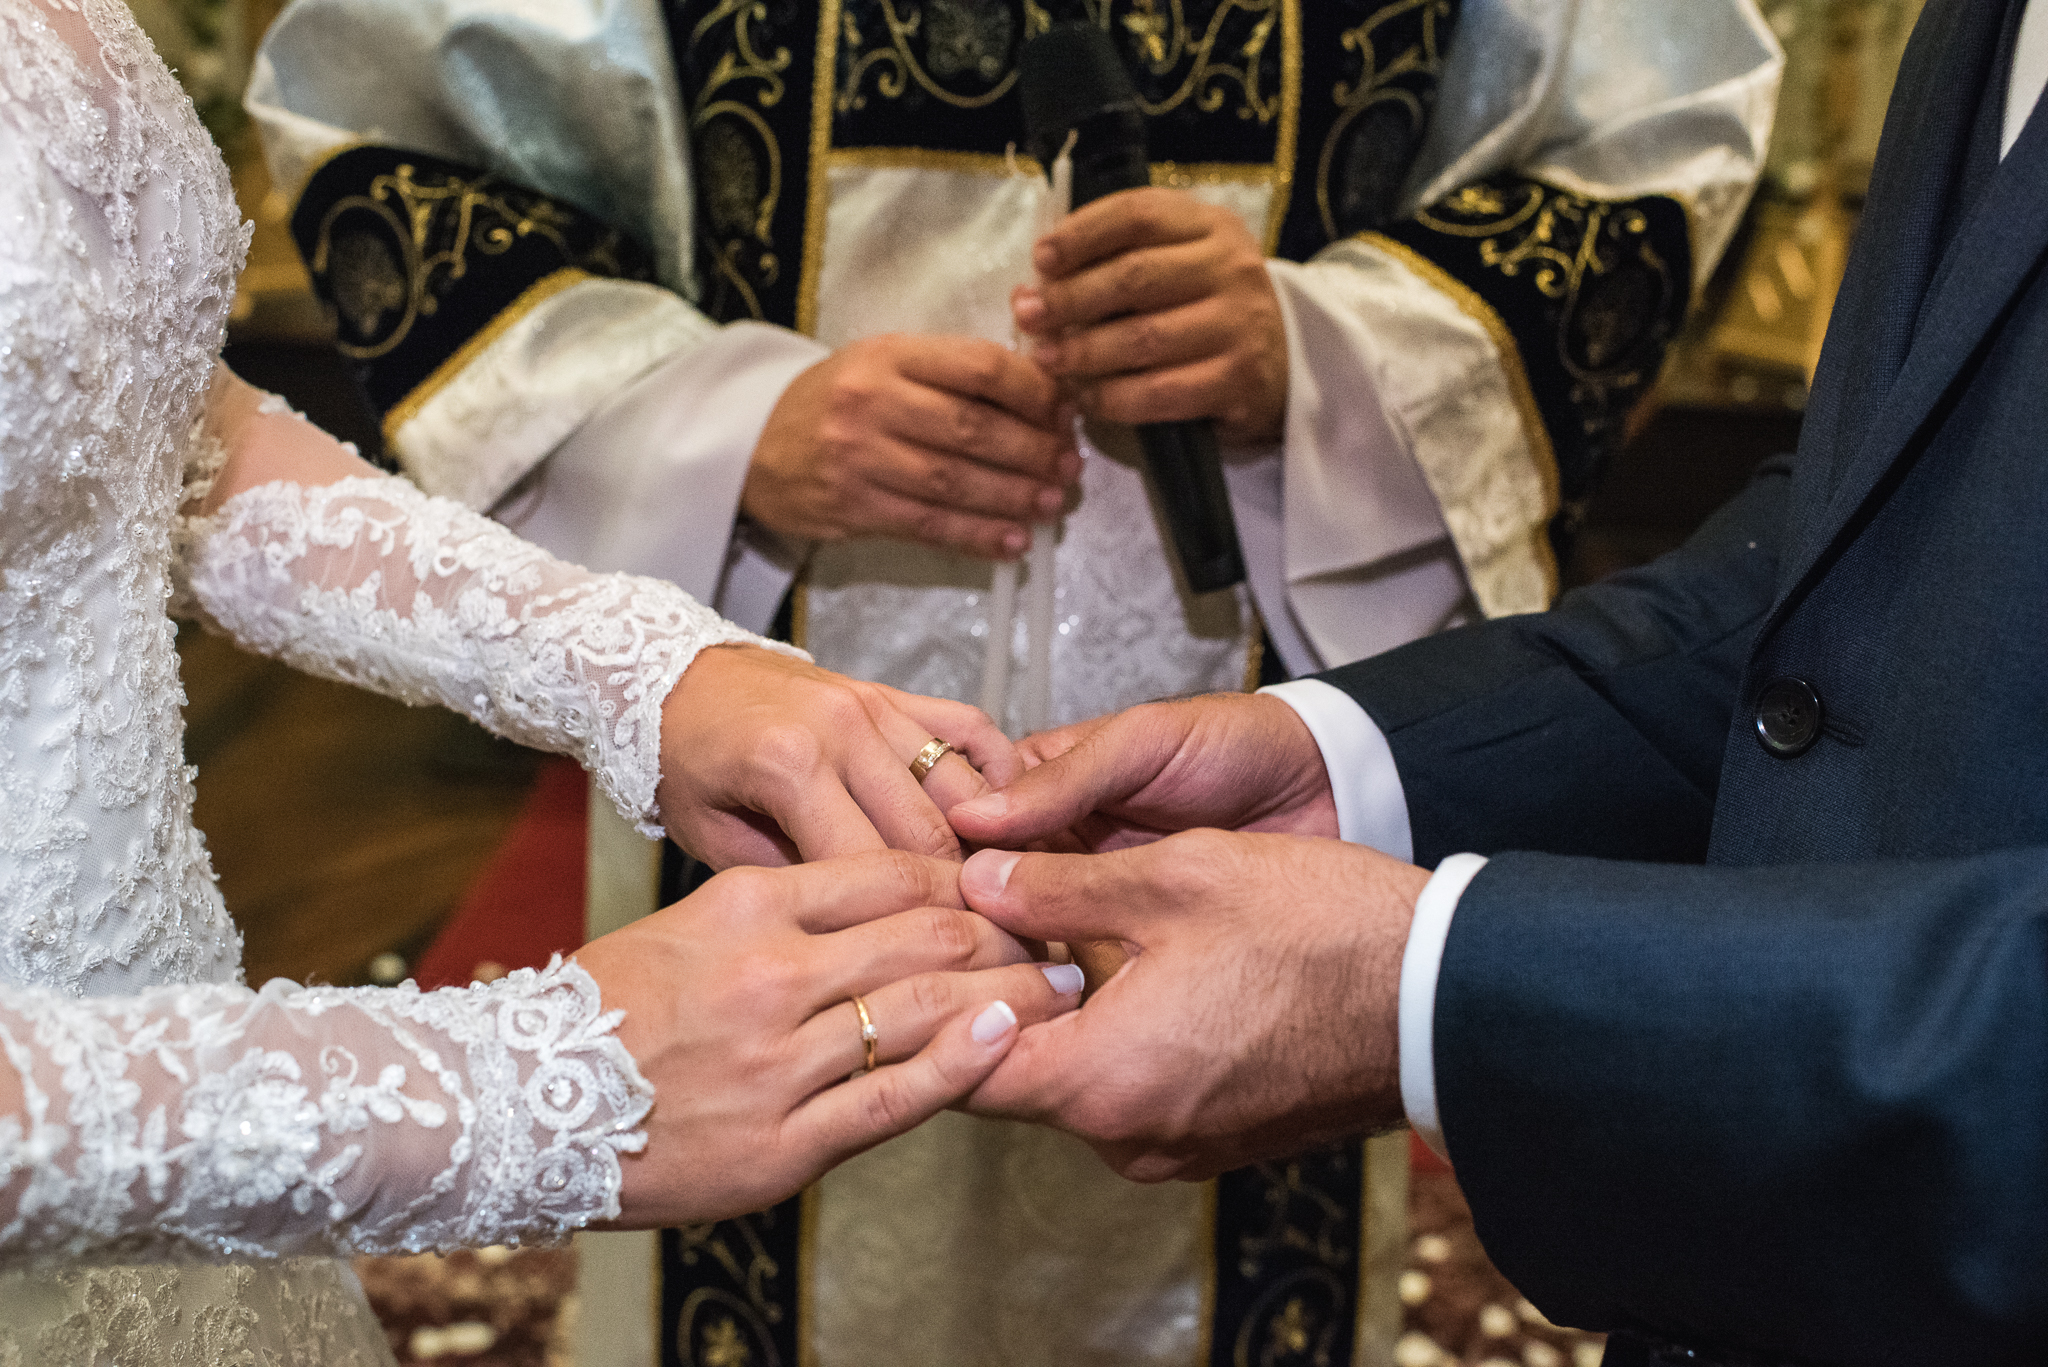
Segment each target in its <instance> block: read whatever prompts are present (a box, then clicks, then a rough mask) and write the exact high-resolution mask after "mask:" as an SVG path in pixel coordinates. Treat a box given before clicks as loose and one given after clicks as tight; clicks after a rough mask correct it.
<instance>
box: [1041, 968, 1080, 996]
mask: <svg viewBox="0 0 2048 1367" xmlns="http://www.w3.org/2000/svg"><path fill="white" fill-rule="evenodd" d="M1038 971H1039V972H1040V973H1043V974H1044V975H1045V980H1046V981H1047V982H1049V983H1051V984H1052V990H1053V991H1055V992H1057V993H1059V994H1060V995H1061V996H1062V997H1071V996H1073V995H1074V994H1075V993H1076V992H1079V991H1080V990H1081V984H1082V983H1084V982H1086V981H1087V979H1086V978H1085V977H1083V976H1082V973H1081V970H1080V967H1079V966H1078V965H1075V964H1040V965H1039V966H1038Z"/></svg>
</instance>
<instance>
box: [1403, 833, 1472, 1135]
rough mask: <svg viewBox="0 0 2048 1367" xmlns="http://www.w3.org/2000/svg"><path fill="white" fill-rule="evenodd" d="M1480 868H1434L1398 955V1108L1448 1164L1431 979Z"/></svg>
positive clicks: (1468, 863)
mask: <svg viewBox="0 0 2048 1367" xmlns="http://www.w3.org/2000/svg"><path fill="white" fill-rule="evenodd" d="M1485 867H1486V857H1485V856H1484V855H1478V854H1454V855H1452V856H1451V857H1450V858H1448V859H1446V860H1444V862H1443V863H1441V864H1439V865H1437V869H1436V873H1435V874H1434V875H1432V876H1431V878H1430V880H1429V882H1428V883H1426V884H1424V885H1423V888H1422V896H1420V897H1418V898H1416V899H1415V919H1414V921H1412V922H1411V923H1410V924H1409V927H1408V948H1407V949H1406V950H1405V951H1403V953H1402V955H1401V998H1400V1003H1399V1010H1400V1016H1399V1022H1400V1024H1399V1030H1400V1052H1401V1108H1402V1109H1403V1110H1405V1111H1406V1112H1407V1113H1408V1124H1409V1126H1410V1128H1412V1129H1413V1130H1414V1131H1415V1133H1417V1134H1418V1135H1420V1136H1422V1142H1423V1143H1425V1144H1427V1145H1429V1147H1430V1149H1431V1150H1432V1151H1433V1152H1434V1153H1435V1154H1436V1155H1437V1157H1439V1158H1442V1159H1445V1160H1447V1161H1448V1159H1449V1158H1450V1154H1449V1153H1448V1152H1446V1151H1445V1149H1444V1129H1443V1120H1442V1118H1441V1117H1440V1116H1439V1115H1438V1114H1437V1109H1436V979H1437V974H1438V972H1439V971H1440V970H1441V969H1442V968H1443V963H1444V941H1446V940H1447V939H1449V938H1450V934H1451V917H1452V915H1453V914H1454V913H1455V912H1456V911H1457V910H1458V899H1459V898H1460V897H1463V896H1464V895H1465V888H1466V886H1467V885H1468V884H1470V883H1471V881H1472V880H1473V878H1474V877H1476V876H1477V875H1478V873H1479V871H1480V870H1481V869H1483V868H1485Z"/></svg>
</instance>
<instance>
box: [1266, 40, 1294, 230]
mask: <svg viewBox="0 0 2048 1367" xmlns="http://www.w3.org/2000/svg"><path fill="white" fill-rule="evenodd" d="M1300 124H1301V5H1300V0H1286V3H1285V4H1283V5H1282V6H1281V7H1280V135H1279V137H1278V139H1277V140H1276V146H1275V147H1274V149H1273V189H1272V198H1271V200H1269V201H1268V203H1267V204H1266V239H1265V243H1264V246H1265V251H1266V255H1267V256H1271V255H1273V253H1274V252H1275V251H1277V250H1279V247H1280V229H1281V227H1282V226H1283V225H1284V224H1285V223H1286V222H1287V208H1288V205H1289V204H1290V203H1292V202H1293V199H1294V195H1293V189H1294V154H1295V143H1296V141H1297V140H1298V138H1299V136H1300V131H1301V130H1300Z"/></svg>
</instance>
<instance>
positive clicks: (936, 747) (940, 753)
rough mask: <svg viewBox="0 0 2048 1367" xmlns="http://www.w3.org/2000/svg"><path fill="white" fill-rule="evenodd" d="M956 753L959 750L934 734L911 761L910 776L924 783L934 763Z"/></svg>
mask: <svg viewBox="0 0 2048 1367" xmlns="http://www.w3.org/2000/svg"><path fill="white" fill-rule="evenodd" d="M956 753H958V752H957V751H955V750H954V749H953V747H952V746H950V745H948V744H947V743H946V742H945V741H942V740H940V739H939V738H938V737H936V736H934V737H932V739H930V740H928V741H926V742H925V746H924V749H922V750H920V751H918V752H917V758H916V759H914V760H912V761H910V776H911V777H912V778H914V779H916V780H917V781H918V782H919V783H922V782H924V778H925V775H926V774H929V773H930V772H931V771H932V766H933V765H934V764H937V763H938V762H939V761H940V760H942V759H944V758H945V757H946V756H948V755H951V754H956Z"/></svg>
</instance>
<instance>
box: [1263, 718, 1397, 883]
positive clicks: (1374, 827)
mask: <svg viewBox="0 0 2048 1367" xmlns="http://www.w3.org/2000/svg"><path fill="white" fill-rule="evenodd" d="M1259 692H1261V693H1271V694H1272V695H1273V696H1274V697H1276V698H1278V699H1279V700H1280V701H1281V702H1284V703H1286V704H1287V705H1288V706H1289V707H1291V708H1293V709H1294V711H1295V715H1296V716H1298V717H1300V718H1301V720H1302V724H1303V725H1305V726H1307V727H1308V731H1309V734H1310V735H1312V736H1314V737H1315V738H1316V749H1318V750H1320V751H1321V752H1322V755H1323V768H1324V769H1325V770H1327V771H1328V773H1329V775H1330V793H1331V795H1332V796H1333V797H1335V798H1336V800H1337V835H1338V838H1340V839H1342V840H1348V841H1350V842H1351V843H1352V844H1354V845H1370V846H1372V847H1373V848H1374V849H1376V850H1379V851H1380V852H1381V853H1383V854H1390V855H1392V856H1393V857H1394V858H1396V859H1399V860H1402V861H1403V862H1411V861H1413V859H1414V858H1415V837H1414V833H1413V832H1412V831H1411V830H1410V829H1409V826H1408V795H1407V794H1406V793H1405V792H1403V791H1402V788H1401V774H1400V771H1399V770H1397V769H1396V768H1395V767H1394V752H1393V750H1392V749H1391V748H1390V747H1389V746H1388V745H1387V738H1386V736H1385V734H1384V733H1382V732H1381V731H1380V728H1379V726H1378V724H1377V723H1375V722H1374V721H1373V719H1372V718H1371V717H1370V716H1368V715H1367V714H1366V710H1365V709H1364V708H1362V707H1360V706H1359V705H1358V704H1357V703H1356V702H1354V701H1352V699H1351V696H1350V695H1349V694H1348V693H1346V692H1345V691H1344V690H1343V689H1341V688H1338V687H1335V686H1334V685H1331V684H1326V683H1324V682H1323V681H1322V680H1321V679H1294V680H1291V681H1289V682H1287V683H1280V684H1269V685H1267V686H1266V687H1265V688H1262V689H1260V690H1259Z"/></svg>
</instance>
